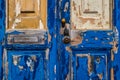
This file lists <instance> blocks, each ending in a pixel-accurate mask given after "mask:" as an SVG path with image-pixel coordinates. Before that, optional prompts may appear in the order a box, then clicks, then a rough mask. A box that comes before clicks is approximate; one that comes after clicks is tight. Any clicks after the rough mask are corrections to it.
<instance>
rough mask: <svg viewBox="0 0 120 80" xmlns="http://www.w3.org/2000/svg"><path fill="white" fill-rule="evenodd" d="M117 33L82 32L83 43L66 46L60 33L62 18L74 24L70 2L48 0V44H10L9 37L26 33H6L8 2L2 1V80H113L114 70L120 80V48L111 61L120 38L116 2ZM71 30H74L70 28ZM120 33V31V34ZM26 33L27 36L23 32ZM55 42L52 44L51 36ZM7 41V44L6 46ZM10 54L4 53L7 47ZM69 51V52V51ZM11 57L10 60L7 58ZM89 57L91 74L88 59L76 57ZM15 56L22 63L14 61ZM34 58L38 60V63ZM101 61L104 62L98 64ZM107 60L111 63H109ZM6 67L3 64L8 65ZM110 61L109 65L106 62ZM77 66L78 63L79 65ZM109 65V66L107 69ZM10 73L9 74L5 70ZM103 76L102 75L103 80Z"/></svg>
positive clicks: (119, 8)
mask: <svg viewBox="0 0 120 80" xmlns="http://www.w3.org/2000/svg"><path fill="white" fill-rule="evenodd" d="M114 1H115V2H114V3H115V6H114V7H115V8H114V10H113V13H114V14H113V24H114V27H115V28H116V31H115V28H113V30H104V31H102V30H100V31H99V30H98V31H94V30H90V31H80V33H79V36H81V37H82V43H78V44H77V45H72V44H71V43H69V44H64V43H63V41H62V40H63V38H64V35H63V34H61V33H60V30H61V19H63V18H64V19H65V20H66V23H67V24H70V0H48V3H47V4H48V7H47V8H48V11H47V26H48V31H46V32H45V33H44V37H45V38H46V40H45V44H8V41H7V37H8V36H9V35H18V34H21V33H22V32H19V31H13V32H10V33H5V0H0V80H2V77H4V78H3V80H17V79H18V80H19V79H20V80H47V79H49V80H83V79H84V80H89V79H91V80H110V79H111V75H110V70H111V68H114V79H115V80H119V78H120V77H119V75H120V64H119V63H120V60H119V58H120V49H119V50H118V51H116V52H114V53H116V54H115V60H114V61H111V56H112V55H111V49H112V48H113V46H114V44H112V42H113V41H116V42H117V44H116V45H115V46H116V47H119V46H120V44H118V43H119V42H120V41H119V42H118V40H119V37H120V35H116V34H118V32H119V31H120V0H114ZM70 29H71V28H70ZM117 30H118V32H117ZM22 34H24V33H22ZM48 34H49V35H50V37H51V39H50V42H48V39H49V36H48ZM4 41H5V43H4ZM2 47H5V49H7V50H8V51H7V52H6V53H5V52H4V53H3V48H2ZM67 47H68V48H69V50H68V49H66V48H67ZM47 48H49V52H48V53H49V55H48V56H47V57H48V58H49V59H48V60H47V59H45V57H46V56H45V55H46V53H45V50H46V49H47ZM5 54H7V56H6V58H7V61H6V60H5V61H3V60H2V57H3V55H5ZM81 54H82V55H84V54H88V55H90V56H91V58H92V63H91V64H92V67H93V69H92V71H91V73H89V72H88V61H89V59H88V57H79V56H76V55H81ZM13 56H16V57H17V59H16V60H17V61H18V62H15V63H14V62H13V61H14V59H13ZM32 57H36V60H35V61H34V59H33V58H32ZM97 58H99V60H100V62H96V59H97ZM106 59H107V61H106ZM7 62H8V68H5V66H4V67H3V68H2V66H3V65H2V63H4V64H7ZM106 62H107V63H106ZM76 63H77V64H76ZM106 66H107V67H106ZM7 70H8V73H6V72H5V71H7ZM99 74H102V79H100V77H99Z"/></svg>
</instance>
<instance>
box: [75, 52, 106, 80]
mask: <svg viewBox="0 0 120 80" xmlns="http://www.w3.org/2000/svg"><path fill="white" fill-rule="evenodd" d="M75 57H76V61H75V64H76V65H74V66H75V69H76V70H74V71H73V73H74V80H83V79H84V80H89V79H91V80H107V56H106V55H105V54H103V55H101V54H76V56H75ZM75 71H76V72H75Z"/></svg>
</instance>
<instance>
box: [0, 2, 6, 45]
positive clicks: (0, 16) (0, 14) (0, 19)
mask: <svg viewBox="0 0 120 80" xmlns="http://www.w3.org/2000/svg"><path fill="white" fill-rule="evenodd" d="M4 33H5V1H4V0H0V43H1V42H2V41H3V38H4Z"/></svg>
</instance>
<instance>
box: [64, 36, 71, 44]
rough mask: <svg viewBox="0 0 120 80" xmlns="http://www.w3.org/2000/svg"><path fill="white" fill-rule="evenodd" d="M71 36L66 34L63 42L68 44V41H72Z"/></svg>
mask: <svg viewBox="0 0 120 80" xmlns="http://www.w3.org/2000/svg"><path fill="white" fill-rule="evenodd" d="M70 41H71V40H70V37H69V36H65V37H64V38H63V42H64V43H65V44H68V43H70Z"/></svg>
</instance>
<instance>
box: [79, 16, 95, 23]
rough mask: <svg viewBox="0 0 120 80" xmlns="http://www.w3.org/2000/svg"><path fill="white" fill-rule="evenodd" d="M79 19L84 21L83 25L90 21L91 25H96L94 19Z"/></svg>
mask: <svg viewBox="0 0 120 80" xmlns="http://www.w3.org/2000/svg"><path fill="white" fill-rule="evenodd" d="M79 19H80V20H81V21H82V23H83V24H85V23H86V22H87V21H90V23H91V24H95V19H94V18H83V17H79Z"/></svg>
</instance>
